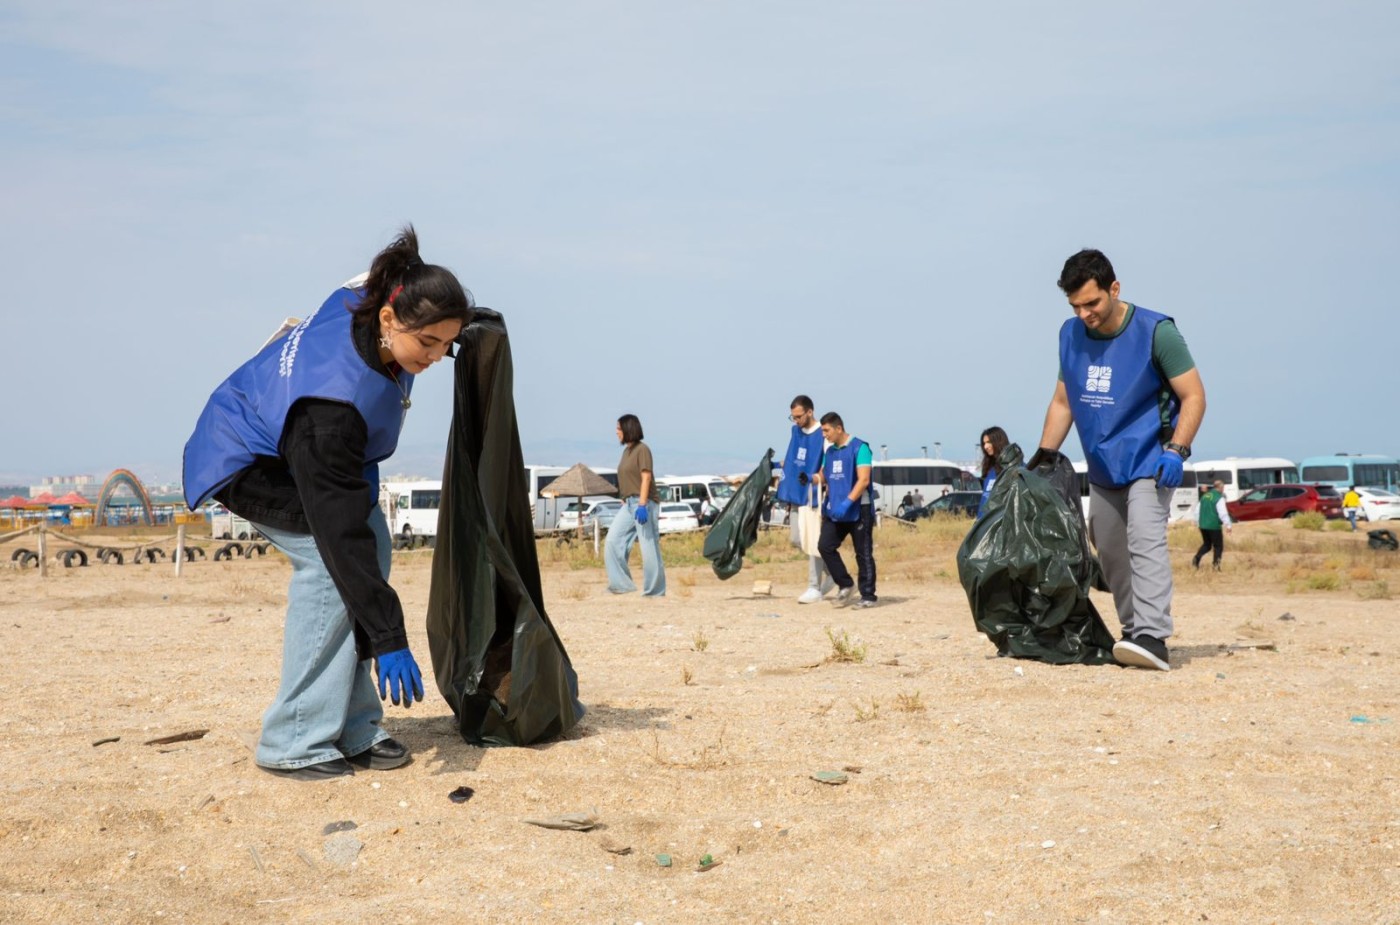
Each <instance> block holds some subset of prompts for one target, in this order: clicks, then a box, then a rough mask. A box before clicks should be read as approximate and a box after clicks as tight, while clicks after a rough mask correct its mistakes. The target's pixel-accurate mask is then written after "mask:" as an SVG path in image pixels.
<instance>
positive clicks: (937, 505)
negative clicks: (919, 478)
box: [899, 491, 982, 521]
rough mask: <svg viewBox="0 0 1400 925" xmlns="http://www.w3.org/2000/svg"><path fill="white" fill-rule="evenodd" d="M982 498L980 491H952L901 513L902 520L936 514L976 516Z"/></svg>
mask: <svg viewBox="0 0 1400 925" xmlns="http://www.w3.org/2000/svg"><path fill="white" fill-rule="evenodd" d="M981 500H982V493H981V492H980V491H950V492H948V493H947V494H946V495H942V496H940V497H937V498H934V499H933V500H932V501H930V502H929V503H928V504H925V505H924V506H923V507H916V508H912V509H911V510H907V511H905V512H904V513H903V514H900V515H899V518H900V519H901V520H908V521H915V520H922V519H923V518H925V517H932V516H933V515H934V514H951V515H953V516H954V517H976V516H977V503H978V502H979V501H981Z"/></svg>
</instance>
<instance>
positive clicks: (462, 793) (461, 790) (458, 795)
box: [447, 787, 476, 803]
mask: <svg viewBox="0 0 1400 925" xmlns="http://www.w3.org/2000/svg"><path fill="white" fill-rule="evenodd" d="M474 793H476V791H475V790H473V789H472V788H470V787H458V788H457V789H456V790H454V791H452V792H451V793H449V794H448V795H447V798H448V799H449V800H451V801H452V802H453V803H465V802H467V801H468V800H470V799H471V798H472V794H474Z"/></svg>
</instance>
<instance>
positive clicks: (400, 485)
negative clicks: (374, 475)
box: [379, 479, 442, 537]
mask: <svg viewBox="0 0 1400 925" xmlns="http://www.w3.org/2000/svg"><path fill="white" fill-rule="evenodd" d="M379 506H380V508H382V509H383V511H384V517H385V518H386V519H387V520H388V521H389V532H390V533H393V534H396V535H400V536H427V537H436V536H437V524H438V508H439V507H441V506H442V479H423V480H421V481H416V482H385V483H383V484H382V485H381V486H380V488H379Z"/></svg>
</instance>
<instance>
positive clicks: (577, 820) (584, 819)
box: [520, 810, 598, 832]
mask: <svg viewBox="0 0 1400 925" xmlns="http://www.w3.org/2000/svg"><path fill="white" fill-rule="evenodd" d="M520 821H521V822H524V823H528V824H529V825H537V826H539V827H540V828H542V829H567V830H569V831H573V832H587V831H588V830H589V829H591V828H593V827H595V826H596V825H597V824H598V812H597V810H594V811H593V812H591V813H563V814H562V815H558V816H544V817H542V818H539V819H522V820H520Z"/></svg>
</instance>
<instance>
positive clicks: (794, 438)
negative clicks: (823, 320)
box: [775, 395, 835, 604]
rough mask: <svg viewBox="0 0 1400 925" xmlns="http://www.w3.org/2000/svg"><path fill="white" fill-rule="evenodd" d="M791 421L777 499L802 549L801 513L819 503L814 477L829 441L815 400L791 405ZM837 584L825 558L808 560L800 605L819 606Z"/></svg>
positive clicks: (796, 400) (803, 399)
mask: <svg viewBox="0 0 1400 925" xmlns="http://www.w3.org/2000/svg"><path fill="white" fill-rule="evenodd" d="M788 420H789V421H791V422H792V432H791V433H790V435H789V436H788V447H787V453H786V454H784V456H783V472H782V475H780V476H779V477H778V489H777V491H776V492H775V494H776V496H777V499H778V500H779V501H781V502H783V503H784V504H786V505H787V508H788V536H789V538H790V539H791V540H792V545H794V546H796V547H797V548H799V549H801V548H802V524H801V521H802V518H801V517H798V516H797V513H798V510H799V509H800V508H802V507H804V506H808V505H813V504H815V503H816V502H815V498H816V493H817V492H816V487H815V486H816V483H815V481H814V479H813V476H815V475H817V473H819V472H820V471H821V465H822V450H823V448H824V443H825V441H824V440H823V438H822V427H821V425H820V424H818V423H817V417H816V415H815V414H813V413H812V399H811V398H809V397H808V396H806V395H799V396H797V397H796V398H794V399H793V400H792V402H791V403H790V404H789V405H788ZM834 586H835V583H834V582H833V581H832V580H831V576H830V575H829V574H828V573H827V570H826V565H825V564H824V563H823V562H822V557H821V556H808V557H807V590H805V591H803V592H802V594H801V595H799V596H798V598H797V602H798V603H799V604H815V603H816V602H817V601H819V600H821V599H822V598H823V597H825V596H826V594H827V592H829V591H830V590H831V589H832V588H833V587H834Z"/></svg>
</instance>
